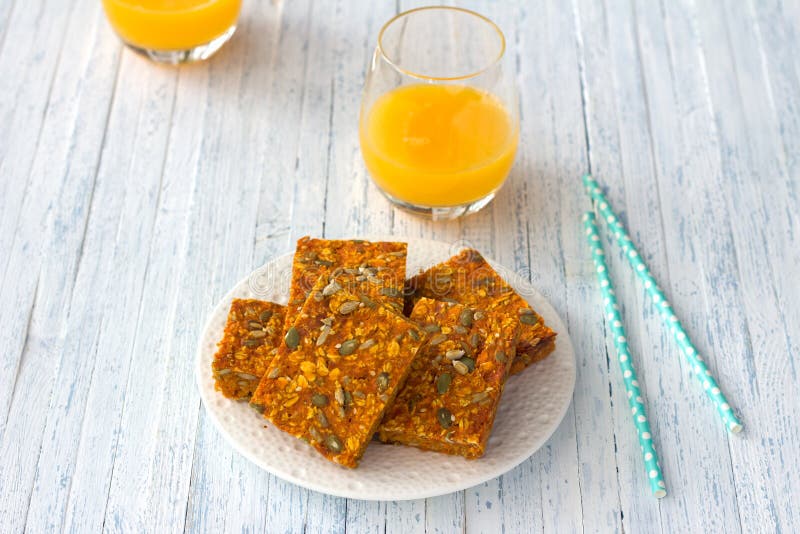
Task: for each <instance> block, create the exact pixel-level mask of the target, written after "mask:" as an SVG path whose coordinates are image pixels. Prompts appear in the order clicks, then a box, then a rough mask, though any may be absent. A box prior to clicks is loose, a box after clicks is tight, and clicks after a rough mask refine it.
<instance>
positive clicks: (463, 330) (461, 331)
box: [453, 324, 469, 336]
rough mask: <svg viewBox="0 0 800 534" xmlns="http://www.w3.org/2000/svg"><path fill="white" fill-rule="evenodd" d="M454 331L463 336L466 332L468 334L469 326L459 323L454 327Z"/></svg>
mask: <svg viewBox="0 0 800 534" xmlns="http://www.w3.org/2000/svg"><path fill="white" fill-rule="evenodd" d="M453 331H454V332H455V333H456V334H460V335H462V336H463V335H464V334H466V333H467V332H469V329H467V328H465V327H463V326H461V325H460V324H458V325H456V326H455V327H454V328H453Z"/></svg>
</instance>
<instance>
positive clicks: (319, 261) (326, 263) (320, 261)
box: [314, 260, 333, 267]
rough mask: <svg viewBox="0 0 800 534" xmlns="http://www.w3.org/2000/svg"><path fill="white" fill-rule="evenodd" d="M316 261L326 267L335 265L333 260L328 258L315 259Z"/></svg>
mask: <svg viewBox="0 0 800 534" xmlns="http://www.w3.org/2000/svg"><path fill="white" fill-rule="evenodd" d="M314 263H316V264H317V265H323V266H325V267H333V262H332V261H328V260H314Z"/></svg>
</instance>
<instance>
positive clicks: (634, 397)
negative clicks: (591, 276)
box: [583, 211, 667, 499]
mask: <svg viewBox="0 0 800 534" xmlns="http://www.w3.org/2000/svg"><path fill="white" fill-rule="evenodd" d="M583 226H584V228H586V238H587V239H588V240H589V248H590V249H591V251H592V259H593V260H594V267H595V272H596V273H597V280H598V281H599V282H600V291H601V292H602V293H603V304H604V305H605V311H606V318H607V319H608V324H609V325H611V332H612V335H613V338H614V346H615V347H616V348H617V359H618V360H619V367H620V369H621V370H622V379H623V381H624V382H625V389H626V390H627V391H628V404H629V405H630V407H631V414H632V417H633V424H634V425H636V432H637V433H638V434H639V445H641V446H642V456H643V458H644V465H645V469H647V478H648V480H650V489H651V490H652V491H653V495H654V496H655V497H658V498H659V499H660V498H661V497H664V496H666V494H667V490H666V485H665V484H664V476H663V475H662V474H661V466H660V465H659V464H658V455H657V454H656V449H655V448H654V447H653V437H652V433H651V432H650V423H649V422H648V420H647V413H646V412H645V409H644V401H643V400H642V394H641V392H640V391H639V381H638V380H637V378H636V371H635V370H634V368H633V363H631V353H630V351H629V350H628V340H627V337H626V336H625V327H624V326H622V317H620V314H619V306H618V305H617V298H616V296H614V288H613V286H612V285H611V279H610V278H609V277H608V267H606V260H605V258H604V253H603V245H602V243H601V242H600V234H598V232H597V224H596V223H595V220H594V213H592V212H591V211H589V212H586V214H585V215H584V216H583Z"/></svg>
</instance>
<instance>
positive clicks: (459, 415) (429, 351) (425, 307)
mask: <svg viewBox="0 0 800 534" xmlns="http://www.w3.org/2000/svg"><path fill="white" fill-rule="evenodd" d="M516 304H517V303H512V302H510V301H509V302H507V303H506V304H505V305H503V306H501V307H497V308H496V309H495V310H494V311H488V310H486V309H474V308H470V307H467V306H463V305H461V304H454V303H451V302H443V301H436V300H431V299H428V298H422V299H420V300H419V301H418V302H417V304H416V305H415V306H414V309H413V311H412V313H411V319H412V320H415V321H417V322H418V323H419V324H420V325H422V329H423V331H426V332H427V333H429V335H430V337H429V338H428V341H427V342H426V343H425V344H424V345H423V347H422V348H421V349H420V351H419V354H418V355H417V358H416V359H415V360H414V363H413V364H412V367H411V373H410V374H409V377H408V380H407V381H406V385H405V386H404V387H403V389H402V390H401V391H400V394H399V396H398V397H397V400H396V401H395V403H394V404H393V405H392V406H391V407H390V408H389V410H388V411H387V413H386V416H385V417H384V419H383V422H382V423H381V425H380V427H379V430H378V432H379V438H380V440H381V441H385V442H389V443H399V444H403V445H411V446H415V447H419V448H421V449H427V450H433V451H439V452H444V453H447V454H458V455H461V456H464V457H466V458H469V459H474V458H478V457H480V456H482V455H483V453H484V451H485V449H486V442H487V440H488V439H489V434H490V432H491V430H492V424H493V423H494V418H495V414H496V412H497V407H498V405H499V402H500V396H501V395H502V393H503V387H504V385H505V382H506V378H507V376H508V373H509V371H510V369H511V366H512V364H513V361H514V351H515V347H516V344H517V337H518V332H519V327H520V324H519V322H518V321H517V319H516V317H515V313H516V310H513V312H514V313H510V312H511V311H512V310H509V309H508V308H509V307H511V306H515V305H516ZM502 308H505V309H502Z"/></svg>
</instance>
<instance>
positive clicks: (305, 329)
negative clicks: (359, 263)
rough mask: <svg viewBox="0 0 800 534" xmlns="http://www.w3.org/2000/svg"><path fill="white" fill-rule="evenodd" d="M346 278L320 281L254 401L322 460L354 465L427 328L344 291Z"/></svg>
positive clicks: (295, 322) (285, 339) (366, 298)
mask: <svg viewBox="0 0 800 534" xmlns="http://www.w3.org/2000/svg"><path fill="white" fill-rule="evenodd" d="M348 278H352V275H347V274H342V275H339V276H333V277H330V278H329V277H328V276H322V277H321V278H320V280H319V281H318V283H317V285H316V286H315V287H314V288H313V289H312V291H311V293H310V295H309V298H308V299H307V300H306V303H305V304H304V305H303V307H302V310H301V311H300V313H299V315H298V316H297V318H296V319H295V321H294V323H293V325H292V326H291V327H290V328H289V329H288V330H287V331H286V335H285V338H284V342H283V343H282V344H281V345H280V347H279V349H278V353H277V355H276V356H275V358H274V359H273V361H272V364H271V365H270V368H269V369H268V370H267V373H266V374H265V375H264V378H263V379H262V380H261V383H260V384H259V386H258V389H257V390H256V392H255V394H254V395H253V398H252V399H251V404H252V405H253V406H254V407H255V408H256V409H259V410H261V411H263V413H264V417H266V418H267V419H269V420H270V421H271V422H272V423H273V424H274V425H275V426H276V427H278V428H279V429H281V430H283V431H284V432H287V433H289V434H291V435H293V436H296V437H298V438H301V439H303V440H306V441H307V442H308V443H310V444H311V445H312V446H313V447H314V448H315V449H317V450H318V451H319V452H320V453H321V454H322V455H323V456H324V457H325V458H327V459H329V460H331V461H334V462H337V463H339V464H341V465H344V466H347V467H356V466H357V465H358V461H359V459H360V458H361V456H362V455H363V454H364V450H365V448H366V447H367V445H368V444H369V442H370V440H371V438H372V436H373V434H374V433H375V431H376V429H377V426H378V424H379V423H380V421H381V418H382V417H383V415H384V412H385V410H386V408H387V406H389V405H391V403H392V401H393V400H394V397H395V395H396V394H397V392H398V391H399V388H400V387H401V386H402V384H403V383H404V382H405V379H406V376H407V375H408V372H409V370H410V369H411V362H412V360H413V359H414V356H415V354H416V353H417V349H418V348H419V346H420V345H421V344H422V340H423V339H424V333H423V332H422V331H421V330H419V328H418V327H417V325H415V324H414V323H413V322H412V321H410V320H409V319H408V318H406V317H404V316H403V315H402V314H400V313H399V312H397V311H396V310H394V309H393V308H392V307H391V306H388V305H386V304H381V303H378V302H376V301H375V300H374V299H372V298H371V297H370V296H369V295H368V294H367V293H366V292H362V293H359V292H351V291H348V290H347V289H344V288H345V287H347V286H351V285H353V284H352V283H351V282H350V281H349V280H348ZM383 287H389V286H383Z"/></svg>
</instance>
